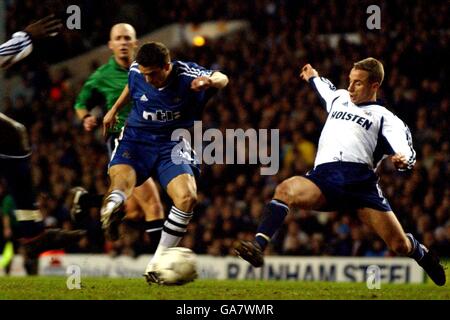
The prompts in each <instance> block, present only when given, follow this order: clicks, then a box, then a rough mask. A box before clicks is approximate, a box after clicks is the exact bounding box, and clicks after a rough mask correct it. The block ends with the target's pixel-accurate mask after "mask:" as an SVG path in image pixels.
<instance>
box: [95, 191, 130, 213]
mask: <svg viewBox="0 0 450 320" xmlns="http://www.w3.org/2000/svg"><path fill="white" fill-rule="evenodd" d="M126 199H127V195H126V194H125V193H124V192H123V191H121V190H113V191H111V192H110V193H109V195H108V196H107V197H106V199H105V204H104V205H103V208H102V210H101V212H104V211H110V210H113V209H114V208H116V207H118V206H121V205H122V204H123V203H124V202H125V200H126Z"/></svg>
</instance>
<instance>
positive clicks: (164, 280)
mask: <svg viewBox="0 0 450 320" xmlns="http://www.w3.org/2000/svg"><path fill="white" fill-rule="evenodd" d="M154 271H155V272H156V273H157V274H158V277H159V280H160V281H161V284H164V285H182V284H185V283H188V282H191V281H194V280H195V279H196V278H197V262H196V257H195V253H194V252H193V251H192V250H190V249H188V248H183V247H174V248H168V249H166V250H165V251H164V252H163V253H162V254H161V256H160V257H159V259H158V260H157V261H156V263H155V266H154Z"/></svg>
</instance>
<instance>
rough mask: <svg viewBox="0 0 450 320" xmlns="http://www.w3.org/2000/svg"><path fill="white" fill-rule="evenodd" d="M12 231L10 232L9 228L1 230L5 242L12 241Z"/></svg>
mask: <svg viewBox="0 0 450 320" xmlns="http://www.w3.org/2000/svg"><path fill="white" fill-rule="evenodd" d="M12 235H13V234H12V230H11V228H9V227H5V228H4V229H3V238H4V239H5V240H11V239H12Z"/></svg>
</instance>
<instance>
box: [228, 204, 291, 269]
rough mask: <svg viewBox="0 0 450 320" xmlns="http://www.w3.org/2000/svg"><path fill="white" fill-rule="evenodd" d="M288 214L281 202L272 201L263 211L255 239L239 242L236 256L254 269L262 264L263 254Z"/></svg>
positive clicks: (236, 247) (235, 248) (235, 249)
mask: <svg viewBox="0 0 450 320" xmlns="http://www.w3.org/2000/svg"><path fill="white" fill-rule="evenodd" d="M288 212H289V207H288V206H287V204H286V203H284V202H283V201H281V200H276V199H274V200H272V201H270V202H269V203H268V204H267V205H266V206H265V207H264V211H263V217H262V221H261V223H260V225H259V227H258V230H257V233H256V236H255V239H254V240H252V241H240V242H238V243H237V244H236V245H235V247H234V251H235V253H236V255H238V256H239V257H241V258H243V259H244V260H247V261H248V262H249V263H250V264H251V265H252V266H254V267H255V268H258V267H261V266H262V265H263V264H264V255H263V252H264V250H265V249H266V247H267V245H268V244H269V242H270V239H271V238H272V236H273V235H274V233H275V232H276V231H277V230H278V229H279V228H280V226H281V225H282V224H283V222H284V218H285V217H286V215H287V213H288Z"/></svg>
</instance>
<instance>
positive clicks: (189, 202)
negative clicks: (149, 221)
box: [172, 192, 197, 212]
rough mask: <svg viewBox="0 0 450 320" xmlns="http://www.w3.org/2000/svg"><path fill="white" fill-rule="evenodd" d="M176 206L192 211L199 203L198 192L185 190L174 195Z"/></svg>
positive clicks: (185, 210)
mask: <svg viewBox="0 0 450 320" xmlns="http://www.w3.org/2000/svg"><path fill="white" fill-rule="evenodd" d="M172 200H173V203H174V205H175V207H177V208H178V209H180V210H181V211H184V212H191V211H192V210H193V209H194V207H195V205H196V204H197V194H196V193H193V192H183V193H180V194H178V195H177V196H175V197H174V199H172Z"/></svg>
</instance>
